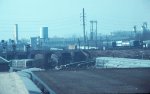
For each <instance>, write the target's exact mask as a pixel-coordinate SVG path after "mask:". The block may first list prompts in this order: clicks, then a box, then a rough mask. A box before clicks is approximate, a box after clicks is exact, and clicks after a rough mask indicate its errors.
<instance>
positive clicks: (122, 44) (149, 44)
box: [103, 40, 150, 49]
mask: <svg viewBox="0 0 150 94" xmlns="http://www.w3.org/2000/svg"><path fill="white" fill-rule="evenodd" d="M103 47H106V48H107V49H141V48H145V49H150V40H149V41H139V40H129V41H127V40H126V41H122V40H120V41H109V42H103Z"/></svg>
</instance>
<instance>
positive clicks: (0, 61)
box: [0, 56, 9, 63]
mask: <svg viewBox="0 0 150 94" xmlns="http://www.w3.org/2000/svg"><path fill="white" fill-rule="evenodd" d="M8 62H9V61H8V60H6V59H5V58H3V57H1V56H0V63H8Z"/></svg>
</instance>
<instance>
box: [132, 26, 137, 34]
mask: <svg viewBox="0 0 150 94" xmlns="http://www.w3.org/2000/svg"><path fill="white" fill-rule="evenodd" d="M133 30H134V33H136V32H137V27H136V25H135V26H134V27H133Z"/></svg>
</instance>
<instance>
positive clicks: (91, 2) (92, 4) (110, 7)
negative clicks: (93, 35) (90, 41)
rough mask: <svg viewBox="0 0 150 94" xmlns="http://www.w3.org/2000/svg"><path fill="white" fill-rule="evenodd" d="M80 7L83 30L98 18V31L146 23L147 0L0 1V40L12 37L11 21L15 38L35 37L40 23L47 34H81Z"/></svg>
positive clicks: (149, 18) (149, 3) (149, 10)
mask: <svg viewBox="0 0 150 94" xmlns="http://www.w3.org/2000/svg"><path fill="white" fill-rule="evenodd" d="M82 8H85V12H86V31H87V32H89V31H90V23H89V21H90V20H97V21H98V33H102V34H109V33H110V32H113V31H118V30H132V28H133V26H134V25H137V26H138V29H139V30H141V25H142V23H143V22H145V21H146V22H148V26H150V25H149V24H150V0H0V39H9V38H11V39H12V38H13V30H14V24H19V39H20V38H30V37H31V36H39V32H40V28H41V27H42V26H48V27H49V37H53V36H61V37H69V36H72V35H76V36H82V34H83V31H82V18H80V16H81V14H82Z"/></svg>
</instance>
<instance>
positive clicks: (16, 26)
mask: <svg viewBox="0 0 150 94" xmlns="http://www.w3.org/2000/svg"><path fill="white" fill-rule="evenodd" d="M14 40H15V42H16V43H18V24H15V26H14Z"/></svg>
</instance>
